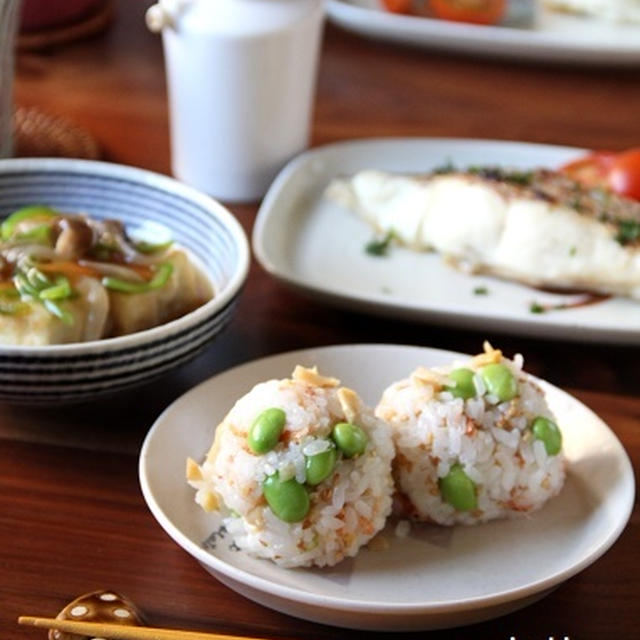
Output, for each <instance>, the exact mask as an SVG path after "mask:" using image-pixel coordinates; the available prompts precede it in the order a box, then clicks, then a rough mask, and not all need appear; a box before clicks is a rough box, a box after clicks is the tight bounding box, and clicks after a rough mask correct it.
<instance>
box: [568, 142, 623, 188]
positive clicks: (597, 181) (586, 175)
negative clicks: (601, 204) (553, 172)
mask: <svg viewBox="0 0 640 640" xmlns="http://www.w3.org/2000/svg"><path fill="white" fill-rule="evenodd" d="M617 157H618V154H617V153H615V152H613V151H593V152H591V153H588V154H586V155H584V156H581V157H579V158H578V159H577V160H572V161H571V162H569V163H567V164H565V165H564V166H563V167H561V169H560V171H561V172H562V173H564V174H566V175H568V176H569V177H570V178H573V179H574V180H577V181H578V182H581V183H582V184H584V185H585V186H587V187H606V186H607V173H608V172H609V169H610V168H611V166H612V164H613V162H614V161H615V159H616V158H617Z"/></svg>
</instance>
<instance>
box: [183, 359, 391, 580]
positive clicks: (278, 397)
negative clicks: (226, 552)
mask: <svg viewBox="0 0 640 640" xmlns="http://www.w3.org/2000/svg"><path fill="white" fill-rule="evenodd" d="M271 407H279V408H281V409H282V410H284V412H285V414H286V423H285V427H284V431H283V433H282V435H281V437H280V440H279V442H278V444H277V445H276V446H275V448H273V449H272V450H271V451H269V452H268V453H266V454H264V455H257V454H255V453H253V452H252V451H251V450H250V448H249V446H248V444H247V436H248V433H249V430H250V428H251V425H252V424H253V422H254V420H255V419H256V416H258V415H259V414H260V413H261V412H262V411H264V410H265V409H268V408H271ZM338 422H350V423H352V424H356V425H358V426H359V427H361V428H362V429H363V430H364V431H365V433H366V434H367V436H368V441H367V445H366V449H365V451H364V453H362V454H360V455H358V456H356V457H353V458H346V457H344V456H343V455H342V454H338V461H337V463H336V466H335V468H334V471H333V473H332V474H331V475H330V476H329V477H328V478H326V479H325V480H324V481H322V482H321V483H320V484H319V485H317V486H314V487H308V491H309V497H310V509H309V512H308V513H307V515H306V517H305V518H304V519H303V520H302V521H300V522H293V523H289V522H285V521H283V520H281V519H279V518H278V517H277V516H276V515H275V514H274V513H273V511H272V510H271V508H270V507H269V506H268V504H267V503H266V500H265V497H264V496H263V491H262V482H263V481H264V479H265V478H266V477H267V476H270V475H272V474H274V473H275V472H278V474H279V477H280V479H281V480H283V481H284V480H286V479H288V478H292V477H295V478H296V480H297V481H298V482H299V483H301V484H302V483H304V482H305V455H307V456H310V455H314V454H316V453H321V452H322V451H324V450H325V449H326V448H327V447H330V446H332V445H331V443H330V434H331V430H332V428H333V426H334V425H335V424H336V423H338ZM393 457H394V447H393V443H392V440H391V435H390V428H389V426H388V425H387V424H385V423H384V422H382V421H381V420H379V419H377V418H376V417H375V416H374V415H373V411H372V410H370V409H368V408H366V407H365V406H364V405H363V404H362V403H361V401H360V399H359V398H358V396H357V395H356V394H355V393H354V392H353V391H351V390H349V389H346V388H344V387H339V381H338V380H335V379H333V378H324V377H322V376H320V375H319V374H318V373H317V371H316V370H315V369H313V370H312V369H304V368H302V367H297V368H296V371H295V372H294V374H293V377H292V379H284V380H270V381H268V382H264V383H261V384H258V385H257V386H255V387H254V388H253V389H252V390H251V391H250V392H249V393H247V394H246V395H245V396H243V397H242V398H240V399H239V400H238V401H237V402H236V404H235V405H234V406H233V408H232V409H231V411H230V412H229V413H228V415H227V416H226V417H225V419H224V420H223V421H222V423H221V424H220V425H219V426H218V428H217V430H216V436H215V441H214V443H213V445H212V447H211V450H210V451H209V453H208V455H207V458H206V460H205V462H204V463H203V464H202V465H196V464H195V463H193V462H192V461H191V462H190V464H189V466H188V479H189V482H190V484H191V485H192V486H193V487H194V488H196V489H197V493H196V502H198V503H199V504H200V505H201V506H203V508H205V509H207V510H211V509H218V510H220V511H221V512H222V513H223V514H224V515H225V518H224V525H225V526H226V529H227V531H228V533H229V534H230V535H231V536H232V538H233V540H234V542H235V544H236V545H237V546H238V547H239V548H240V549H243V550H245V551H247V552H248V553H250V554H252V555H254V556H257V557H261V558H268V559H270V560H273V561H274V562H276V563H277V564H279V565H282V566H285V567H299V566H311V565H315V566H324V565H334V564H336V563H337V562H339V561H340V560H342V559H343V558H345V557H347V556H354V555H355V554H356V553H357V552H358V550H359V549H360V548H361V547H362V545H364V544H366V543H367V542H368V541H369V540H370V539H371V538H372V537H373V536H374V535H375V534H376V533H377V532H378V531H380V530H381V529H382V528H383V527H384V524H385V521H386V518H387V516H388V514H389V513H390V511H391V502H392V493H393V480H392V475H391V461H392V459H393Z"/></svg>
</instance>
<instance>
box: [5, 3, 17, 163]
mask: <svg viewBox="0 0 640 640" xmlns="http://www.w3.org/2000/svg"><path fill="white" fill-rule="evenodd" d="M19 9H20V0H0V158H8V157H9V156H10V155H11V154H12V151H13V57H14V56H13V48H14V45H15V35H16V30H17V28H18V16H19V13H20V12H19Z"/></svg>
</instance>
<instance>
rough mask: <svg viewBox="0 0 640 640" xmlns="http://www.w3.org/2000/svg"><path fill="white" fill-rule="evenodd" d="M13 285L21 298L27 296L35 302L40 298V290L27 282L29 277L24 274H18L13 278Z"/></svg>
mask: <svg viewBox="0 0 640 640" xmlns="http://www.w3.org/2000/svg"><path fill="white" fill-rule="evenodd" d="M13 284H14V286H15V288H16V289H17V290H18V293H19V294H20V295H21V296H27V297H29V298H34V299H35V300H37V299H38V298H39V297H40V292H39V291H38V289H36V288H35V287H34V286H33V285H32V284H31V283H30V282H29V281H28V280H27V277H26V276H25V275H24V274H23V273H16V275H15V276H14V277H13Z"/></svg>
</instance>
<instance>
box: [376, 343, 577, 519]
mask: <svg viewBox="0 0 640 640" xmlns="http://www.w3.org/2000/svg"><path fill="white" fill-rule="evenodd" d="M376 415H377V416H378V417H379V418H382V419H383V420H385V421H386V422H388V423H389V424H390V425H391V426H392V429H393V439H394V443H395V445H396V450H397V455H396V459H395V461H394V476H395V481H396V485H397V489H398V492H399V497H400V500H399V503H400V504H402V505H403V507H404V511H405V513H406V515H408V516H409V517H410V518H412V519H414V520H418V521H427V522H435V523H438V524H441V525H454V524H466V525H470V524H476V523H479V522H486V521H488V520H493V519H496V518H505V517H510V516H512V515H514V514H517V513H523V512H532V511H535V510H537V509H539V508H540V507H542V506H543V505H544V504H545V502H546V501H547V500H548V499H549V498H551V497H552V496H555V495H556V494H557V493H558V492H559V491H560V490H561V488H562V486H563V483H564V479H565V467H566V461H565V457H564V455H563V453H562V450H561V445H562V436H561V433H560V430H559V429H558V427H557V425H556V423H555V418H554V416H553V415H552V413H551V411H550V409H549V407H548V405H547V403H546V401H545V397H544V393H543V391H542V389H541V388H540V386H539V385H538V384H536V382H535V381H534V379H533V378H532V377H531V376H529V375H528V374H526V373H525V372H523V371H522V358H521V356H516V358H515V359H514V360H513V361H512V360H508V359H507V358H504V357H503V356H502V353H501V352H500V351H498V350H494V349H493V348H492V347H491V346H490V345H489V344H488V343H485V351H484V353H482V354H480V355H478V356H475V357H474V358H472V359H470V361H468V362H464V363H455V365H452V366H448V367H440V368H432V369H427V368H419V369H417V370H416V371H414V372H413V373H412V374H411V376H410V377H409V378H407V379H405V380H401V381H399V382H396V383H395V384H392V385H391V386H390V387H389V388H387V389H386V390H385V391H384V393H383V396H382V399H381V401H380V403H379V404H378V406H377V408H376Z"/></svg>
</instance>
